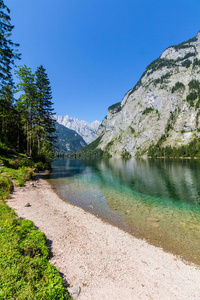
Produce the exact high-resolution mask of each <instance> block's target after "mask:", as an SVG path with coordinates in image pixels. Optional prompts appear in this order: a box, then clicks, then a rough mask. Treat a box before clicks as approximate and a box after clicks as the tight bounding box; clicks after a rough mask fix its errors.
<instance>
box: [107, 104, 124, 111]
mask: <svg viewBox="0 0 200 300" xmlns="http://www.w3.org/2000/svg"><path fill="white" fill-rule="evenodd" d="M121 109H122V107H121V102H118V103H115V104H113V105H111V106H109V108H108V111H110V112H112V113H118V112H120V111H121Z"/></svg>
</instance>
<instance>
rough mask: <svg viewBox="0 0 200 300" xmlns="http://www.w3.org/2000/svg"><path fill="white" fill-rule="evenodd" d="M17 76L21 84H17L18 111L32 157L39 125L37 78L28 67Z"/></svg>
mask: <svg viewBox="0 0 200 300" xmlns="http://www.w3.org/2000/svg"><path fill="white" fill-rule="evenodd" d="M16 75H17V77H18V78H19V80H20V82H19V83H18V84H17V91H18V92H19V91H20V92H21V95H20V97H19V100H18V101H17V102H18V103H17V107H16V109H17V110H18V112H19V113H20V115H21V122H22V124H23V128H24V133H25V135H26V141H27V149H26V151H27V153H28V154H29V155H30V156H31V155H32V152H33V149H34V147H35V134H36V123H37V114H38V112H37V109H38V108H37V101H36V86H35V76H34V74H32V71H31V69H30V68H28V67H27V66H26V65H24V66H23V67H19V69H18V70H17V71H16Z"/></svg>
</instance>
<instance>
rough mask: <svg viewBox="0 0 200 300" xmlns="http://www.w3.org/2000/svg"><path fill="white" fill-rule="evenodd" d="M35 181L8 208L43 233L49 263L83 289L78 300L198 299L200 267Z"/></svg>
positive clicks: (16, 191) (16, 193) (18, 192)
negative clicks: (47, 249)
mask: <svg viewBox="0 0 200 300" xmlns="http://www.w3.org/2000/svg"><path fill="white" fill-rule="evenodd" d="M39 177H41V176H39ZM37 178H38V176H37ZM37 178H36V180H35V181H33V184H31V182H27V183H26V186H25V187H22V188H16V187H15V188H14V191H13V193H12V194H11V198H10V199H8V200H6V202H7V204H8V206H9V207H11V208H13V209H14V210H15V212H16V213H17V214H18V216H19V217H20V218H25V219H29V220H32V221H33V222H34V224H35V226H36V227H38V228H39V229H40V230H41V231H42V232H44V233H45V235H46V238H47V244H48V246H50V250H51V258H50V262H51V263H52V264H53V265H55V266H56V267H57V269H58V270H59V271H60V273H61V274H62V275H63V278H64V280H65V282H66V283H67V284H68V285H70V286H78V287H80V288H81V293H80V295H79V296H78V299H80V300H86V299H87V300H89V299H91V300H105V299H106V300H113V299H119V300H121V299H130V300H132V299H142V300H143V299H159V300H160V299H181V300H182V299H188V298H190V299H199V295H200V267H199V266H196V265H193V264H190V263H187V262H186V263H185V262H183V261H182V260H181V259H179V258H177V257H176V256H174V255H173V254H170V253H166V252H164V251H163V250H162V249H161V248H157V247H155V246H152V245H150V244H148V243H147V242H146V241H145V240H141V239H137V238H136V237H133V236H132V235H130V234H129V233H127V232H125V231H123V230H122V229H119V228H118V227H115V226H113V225H111V224H109V223H108V222H104V221H103V220H102V219H100V218H98V217H96V216H94V215H92V214H91V213H89V212H86V211H85V210H83V209H82V208H79V207H77V206H74V205H73V204H70V203H69V202H66V201H64V200H62V199H61V198H60V197H59V196H58V195H57V194H56V192H55V191H54V190H53V189H52V187H51V186H50V184H49V183H48V182H47V181H46V180H45V179H42V178H39V179H37ZM27 202H28V203H30V206H29V207H25V205H26V204H27Z"/></svg>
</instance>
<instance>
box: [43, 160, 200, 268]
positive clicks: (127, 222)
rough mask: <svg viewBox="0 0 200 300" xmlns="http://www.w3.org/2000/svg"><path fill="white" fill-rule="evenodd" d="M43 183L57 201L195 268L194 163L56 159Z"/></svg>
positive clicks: (198, 174)
mask: <svg viewBox="0 0 200 300" xmlns="http://www.w3.org/2000/svg"><path fill="white" fill-rule="evenodd" d="M48 180H49V182H50V184H51V185H52V187H53V189H54V190H55V191H56V193H57V194H58V195H59V196H60V197H61V198H62V199H63V200H66V201H68V202H70V203H72V204H74V205H76V206H79V207H81V208H83V209H84V210H87V211H89V212H90V213H92V214H94V215H96V216H98V217H100V218H101V219H103V220H105V221H107V222H109V223H111V224H113V225H115V226H117V227H119V228H121V229H123V230H125V231H127V232H129V233H130V234H132V235H134V236H135V237H137V238H142V239H145V240H146V241H148V242H149V243H150V244H152V245H155V246H157V247H161V248H163V250H164V251H167V252H170V253H173V254H175V255H177V256H179V257H181V258H182V259H183V260H185V261H188V262H193V263H195V264H198V265H200V160H195V159H153V158H152V159H150V158H148V159H142V158H137V159H136V158H132V159H130V160H125V159H120V158H111V159H108V160H96V161H94V160H75V159H61V158H60V159H57V160H55V161H54V162H53V164H52V173H51V174H50V176H49V179H48Z"/></svg>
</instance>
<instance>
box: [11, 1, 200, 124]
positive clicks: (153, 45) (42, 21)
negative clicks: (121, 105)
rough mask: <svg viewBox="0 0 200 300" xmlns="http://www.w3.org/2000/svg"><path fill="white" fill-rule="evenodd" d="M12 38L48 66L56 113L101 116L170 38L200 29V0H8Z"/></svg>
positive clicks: (28, 58) (32, 63) (30, 62)
mask: <svg viewBox="0 0 200 300" xmlns="http://www.w3.org/2000/svg"><path fill="white" fill-rule="evenodd" d="M5 4H6V5H7V6H8V7H9V8H10V9H11V15H10V16H11V20H12V24H13V25H15V29H14V30H13V35H12V40H13V41H14V42H17V43H20V48H19V50H20V52H21V53H22V59H21V61H20V62H17V64H18V65H24V64H26V65H27V66H28V67H31V68H32V71H33V72H35V70H36V69H37V67H38V66H40V65H41V64H42V65H43V66H44V67H45V69H46V70H47V73H48V75H49V79H50V82H51V87H52V94H53V102H54V108H55V112H56V114H57V115H70V116H72V117H76V118H79V119H82V120H86V121H88V122H90V123H91V122H92V121H94V120H99V121H102V120H103V118H104V117H105V116H106V114H107V109H108V107H109V106H110V105H112V104H114V103H116V102H119V101H121V100H122V98H123V96H124V95H125V93H126V92H127V91H128V90H130V89H131V88H133V87H134V85H135V84H136V83H137V81H138V80H139V78H140V76H141V75H142V73H143V72H144V70H145V68H146V66H147V65H148V64H149V63H151V62H152V61H153V60H154V59H156V58H158V57H159V56H160V55H161V53H162V52H163V51H164V50H165V48H167V47H168V46H170V45H174V44H178V43H181V42H183V41H185V40H188V39H190V38H192V37H194V36H195V35H196V34H197V33H198V31H199V30H200V17H199V16H200V1H199V0H190V1H189V0H187V1H186V0H182V1H181V0H180V1H179V0H174V1H171V0H168V1H160V0H159V1H158V0H140V1H139V0H135V1H134V0H84V1H83V0H56V1H55V0H34V1H31V0H5Z"/></svg>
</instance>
